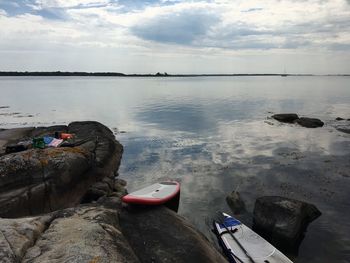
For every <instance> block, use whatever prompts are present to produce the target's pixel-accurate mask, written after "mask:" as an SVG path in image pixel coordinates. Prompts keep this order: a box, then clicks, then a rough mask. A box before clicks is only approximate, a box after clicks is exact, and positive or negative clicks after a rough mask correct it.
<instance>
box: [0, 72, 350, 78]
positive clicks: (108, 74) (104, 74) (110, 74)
mask: <svg viewBox="0 0 350 263" xmlns="http://www.w3.org/2000/svg"><path fill="white" fill-rule="evenodd" d="M0 76H43V77H45V76H82V77H84V76H87V77H89V76H96V77H230V76H231V77H235V76H237V77H239V76H283V77H287V76H350V74H328V75H313V74H284V73H283V74H282V73H276V74H168V73H166V72H164V73H160V72H157V73H156V74H124V73H119V72H67V71H66V72H65V71H0Z"/></svg>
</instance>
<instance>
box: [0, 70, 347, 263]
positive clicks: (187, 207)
mask: <svg viewBox="0 0 350 263" xmlns="http://www.w3.org/2000/svg"><path fill="white" fill-rule="evenodd" d="M349 83H350V78H346V77H287V78H281V77H220V78H218V77H206V78H204V77H203V78H165V79H162V78H89V77H86V78H83V77H77V78H75V77H69V78H64V77H61V78H54V77H49V78H41V77H35V78H29V77H20V78H18V77H16V78H10V77H3V78H0V94H1V97H0V106H9V108H0V128H10V127H18V126H33V125H34V126H40V125H51V124H62V123H69V122H70V121H74V120H97V121H100V122H102V123H104V124H105V125H107V126H108V127H110V128H111V129H113V131H114V132H115V133H116V137H117V139H118V140H119V141H121V143H122V144H123V145H124V147H125V153H124V155H123V161H122V166H121V168H120V177H121V178H124V179H125V180H127V181H128V185H129V186H128V189H129V191H132V190H135V189H137V188H139V187H142V186H144V185H147V184H149V183H152V182H154V181H157V180H159V179H165V178H171V179H176V180H179V181H181V183H182V189H181V191H182V192H181V203H180V209H179V213H180V214H181V215H183V216H185V217H187V218H188V219H189V220H190V221H191V222H192V223H194V224H195V225H196V226H197V227H198V228H199V229H200V230H201V231H202V232H203V233H205V234H206V235H207V236H208V238H209V239H212V240H214V241H215V239H213V236H212V235H211V234H210V231H209V230H208V226H207V222H209V221H210V218H211V216H212V215H213V214H214V213H215V211H217V210H224V211H227V212H229V208H228V206H227V205H226V203H225V197H226V195H227V194H228V193H230V192H231V191H232V190H234V189H236V188H238V191H239V192H240V193H241V196H242V198H243V199H244V201H245V202H246V206H247V210H248V213H247V214H246V215H244V216H243V217H241V220H242V221H243V222H244V223H246V224H247V225H251V220H252V217H251V213H252V211H253V208H254V202H255V199H256V198H257V197H259V196H263V195H282V196H287V197H291V198H297V199H300V200H304V201H308V202H311V203H313V204H315V205H316V206H317V207H318V208H319V209H320V210H321V212H322V213H323V214H322V216H321V217H320V218H318V219H317V220H316V221H314V222H313V223H312V224H311V225H310V226H309V228H308V232H307V233H306V237H305V239H304V240H303V242H302V243H301V246H300V248H299V254H298V256H297V257H296V259H295V262H327V263H328V262H350V261H349V259H350V234H349V233H350V220H349V218H350V193H349V186H350V150H349V149H350V135H349V134H345V133H341V132H339V131H337V130H336V129H334V127H333V125H334V123H335V122H334V119H335V118H336V117H338V116H340V117H345V118H350V104H349V102H350V87H349ZM280 112H297V113H299V114H300V115H303V116H310V117H316V118H320V119H322V120H323V121H325V123H326V125H325V127H323V128H319V129H306V128H301V127H297V126H294V125H281V124H278V123H276V122H275V121H273V120H270V119H268V118H267V117H268V116H270V115H271V114H272V113H280ZM121 132H122V133H121ZM124 132H125V133H124Z"/></svg>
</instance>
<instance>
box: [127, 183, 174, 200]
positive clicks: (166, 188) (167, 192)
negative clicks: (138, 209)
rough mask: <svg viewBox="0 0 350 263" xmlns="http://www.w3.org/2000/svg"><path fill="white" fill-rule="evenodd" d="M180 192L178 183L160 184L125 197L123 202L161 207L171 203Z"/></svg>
mask: <svg viewBox="0 0 350 263" xmlns="http://www.w3.org/2000/svg"><path fill="white" fill-rule="evenodd" d="M179 192H180V184H179V183H178V182H176V181H168V182H160V183H156V184H152V185H150V186H147V187H145V188H142V189H140V190H138V191H136V192H132V193H130V194H128V195H125V196H123V198H122V200H123V202H125V203H128V204H140V205H161V204H164V203H166V202H168V201H170V200H171V199H172V198H174V197H175V196H176V195H177V194H178V193H179Z"/></svg>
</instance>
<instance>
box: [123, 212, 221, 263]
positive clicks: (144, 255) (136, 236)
mask: <svg viewBox="0 0 350 263" xmlns="http://www.w3.org/2000/svg"><path fill="white" fill-rule="evenodd" d="M120 225H121V227H122V231H123V233H124V235H125V237H126V238H127V239H128V241H129V243H130V245H131V246H132V247H133V248H134V251H135V253H136V255H137V256H138V257H139V259H140V261H141V262H168V263H182V262H183V263H187V262H196V263H197V262H198V263H219V262H220V263H222V262H227V261H226V260H225V258H223V256H222V255H221V254H220V253H219V252H217V251H216V250H215V249H214V248H213V247H212V245H211V244H210V243H209V241H208V240H207V239H206V238H205V237H204V235H202V234H201V233H199V232H198V231H197V230H196V229H195V228H194V227H193V226H192V225H191V224H189V223H188V222H187V221H186V220H185V219H184V218H182V217H180V216H178V215H177V214H176V213H175V212H173V211H172V210H170V209H168V208H166V207H162V206H160V207H159V206H158V207H150V208H149V207H144V208H137V209H135V208H132V207H131V208H130V209H128V210H123V212H122V213H121V216H120Z"/></svg>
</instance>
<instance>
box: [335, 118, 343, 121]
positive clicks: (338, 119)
mask: <svg viewBox="0 0 350 263" xmlns="http://www.w3.org/2000/svg"><path fill="white" fill-rule="evenodd" d="M335 120H336V121H343V120H345V119H343V118H341V117H337V118H335Z"/></svg>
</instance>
